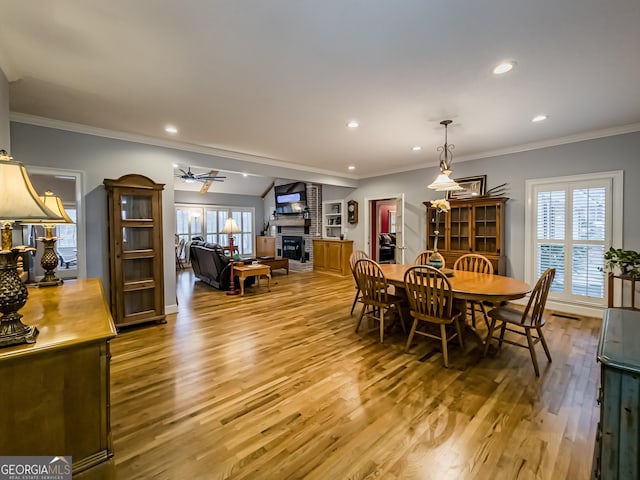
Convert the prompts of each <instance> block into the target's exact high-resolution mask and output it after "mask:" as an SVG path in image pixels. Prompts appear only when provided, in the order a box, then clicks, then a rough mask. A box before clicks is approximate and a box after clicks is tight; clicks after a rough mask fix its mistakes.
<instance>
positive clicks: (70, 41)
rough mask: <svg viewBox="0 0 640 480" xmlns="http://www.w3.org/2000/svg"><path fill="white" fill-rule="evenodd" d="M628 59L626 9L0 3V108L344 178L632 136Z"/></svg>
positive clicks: (577, 0)
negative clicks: (443, 151) (450, 154)
mask: <svg viewBox="0 0 640 480" xmlns="http://www.w3.org/2000/svg"><path fill="white" fill-rule="evenodd" d="M639 51H640V1H638V0H607V1H604V0H535V1H533V0H484V1H481V2H480V1H478V2H456V1H452V0H430V1H425V0H401V1H399V0H384V1H383V0H349V1H344V0H325V1H321V0H317V1H311V0H269V1H265V0H235V1H228V0H224V1H223V0H210V1H203V0H182V1H177V2H176V1H174V0H136V1H131V0H109V1H106V0H105V1H98V0H56V1H44V0H38V1H14V0H0V67H1V68H2V69H3V71H4V72H5V74H6V75H7V77H8V78H9V80H10V82H11V83H10V102H11V110H12V111H13V112H20V113H25V114H31V115H36V116H41V117H46V118H52V119H58V120H63V121H67V122H73V123H78V124H83V125H90V126H93V127H101V128H105V129H111V130H115V131H121V132H127V133H133V134H139V135H144V136H148V137H157V138H160V139H163V140H168V139H171V140H175V141H176V142H180V143H182V144H191V145H194V146H198V147H203V146H205V147H214V148H217V149H223V150H229V151H233V152H239V153H242V154H249V155H255V156H256V160H257V161H264V162H266V163H268V162H270V161H273V160H277V161H279V162H286V163H290V164H293V165H296V166H303V167H315V168H320V169H323V170H324V171H332V172H336V173H338V174H340V175H347V174H348V172H347V166H348V165H355V166H356V170H355V174H356V175H357V176H358V177H366V176H372V175H376V174H380V173H383V172H389V171H400V170H408V169H410V168H414V167H421V166H425V165H427V164H431V165H435V164H437V152H436V148H437V146H438V145H441V144H442V142H443V137H444V135H443V129H442V127H441V126H440V125H439V122H440V121H441V120H443V119H448V118H450V119H452V120H453V122H454V123H453V125H452V126H451V127H450V129H449V141H450V143H453V144H455V145H456V150H455V152H456V158H455V159H454V166H455V162H456V161H462V160H464V159H469V158H473V157H474V156H475V157H477V156H483V155H487V154H490V153H501V152H506V151H513V150H517V149H521V148H526V147H523V146H529V147H530V146H532V145H546V144H553V143H554V142H561V141H562V140H558V139H562V138H565V137H571V138H584V137H589V136H598V135H603V134H604V133H603V132H602V131H603V130H606V131H607V132H609V133H610V132H614V131H631V130H637V129H640V127H638V125H640V54H638V52H639ZM504 59H510V60H515V61H516V62H517V67H516V68H515V69H514V70H513V71H512V72H510V73H508V74H506V75H503V76H494V75H493V74H492V73H491V70H492V68H493V67H494V66H495V65H496V64H497V63H498V62H499V61H501V60H504ZM540 113H544V114H547V115H549V119H548V120H547V121H545V122H540V123H532V122H531V118H532V117H533V116H534V115H537V114H540ZM351 119H357V120H359V121H360V123H361V126H360V128H358V129H356V130H350V129H347V128H346V126H345V124H346V123H347V122H348V121H349V120H351ZM166 124H173V125H175V126H177V128H178V129H179V133H178V134H176V135H173V136H172V135H169V134H167V133H165V132H164V130H163V128H164V126H165V125H166ZM414 145H422V146H423V150H422V151H421V152H413V151H412V150H411V147H412V146H414ZM192 166H193V167H196V165H192Z"/></svg>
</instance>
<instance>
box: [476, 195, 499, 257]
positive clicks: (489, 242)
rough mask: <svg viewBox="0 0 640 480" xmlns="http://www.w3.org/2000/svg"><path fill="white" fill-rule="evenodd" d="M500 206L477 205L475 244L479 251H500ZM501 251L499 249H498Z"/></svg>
mask: <svg viewBox="0 0 640 480" xmlns="http://www.w3.org/2000/svg"><path fill="white" fill-rule="evenodd" d="M497 213H498V206H496V205H478V206H476V207H475V228H476V235H475V246H474V249H475V251H476V252H479V253H483V252H484V253H496V252H497V251H498V245H497V242H498V237H497V235H498V229H497V218H498V215H497ZM498 253H499V251H498Z"/></svg>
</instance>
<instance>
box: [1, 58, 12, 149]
mask: <svg viewBox="0 0 640 480" xmlns="http://www.w3.org/2000/svg"><path fill="white" fill-rule="evenodd" d="M0 150H6V151H7V152H11V143H10V135H9V82H8V81H7V77H6V76H5V74H4V72H3V71H2V69H1V68H0Z"/></svg>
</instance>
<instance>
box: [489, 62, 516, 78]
mask: <svg viewBox="0 0 640 480" xmlns="http://www.w3.org/2000/svg"><path fill="white" fill-rule="evenodd" d="M515 66H516V62H513V61H508V62H502V63H500V65H498V66H497V67H495V68H494V69H493V74H494V75H502V74H503V73H507V72H509V71H511V70H512V69H513V67H515Z"/></svg>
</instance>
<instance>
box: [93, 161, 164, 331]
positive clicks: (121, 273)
mask: <svg viewBox="0 0 640 480" xmlns="http://www.w3.org/2000/svg"><path fill="white" fill-rule="evenodd" d="M104 185H105V187H106V189H107V197H108V200H107V202H108V210H109V273H110V282H109V283H110V287H111V288H110V294H111V295H110V296H111V312H112V315H113V317H114V320H115V324H116V327H118V328H120V327H124V326H127V325H133V324H137V323H142V322H151V321H155V322H158V323H162V322H164V321H165V313H164V278H163V275H164V273H163V250H162V190H163V189H164V185H163V184H159V183H155V182H154V181H153V180H151V179H150V178H147V177H144V176H142V175H135V174H133V175H125V176H123V177H120V178H119V179H117V180H110V179H105V180H104Z"/></svg>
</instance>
